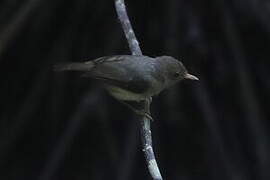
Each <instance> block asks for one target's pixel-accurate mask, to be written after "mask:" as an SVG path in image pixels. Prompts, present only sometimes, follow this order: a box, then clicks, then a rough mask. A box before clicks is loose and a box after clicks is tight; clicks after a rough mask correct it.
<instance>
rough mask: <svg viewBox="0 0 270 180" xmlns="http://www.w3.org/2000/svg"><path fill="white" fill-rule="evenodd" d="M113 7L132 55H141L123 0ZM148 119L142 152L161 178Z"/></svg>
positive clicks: (144, 122) (144, 121)
mask: <svg viewBox="0 0 270 180" xmlns="http://www.w3.org/2000/svg"><path fill="white" fill-rule="evenodd" d="M115 8H116V11H117V15H118V18H119V20H120V22H121V25H122V28H123V30H124V33H125V36H126V38H127V41H128V44H129V48H130V50H131V53H132V55H142V51H141V48H140V46H139V43H138V41H137V38H136V36H135V33H134V31H133V29H132V26H131V24H130V21H129V18H128V15H127V11H126V7H125V2H124V0H115ZM150 105H151V99H149V100H147V101H145V111H146V112H147V113H148V114H150ZM150 123H151V122H150V120H149V119H148V118H146V117H142V119H141V129H140V132H141V140H142V145H143V152H144V155H145V159H146V161H147V165H148V169H149V172H150V174H151V176H152V178H153V179H154V180H162V177H161V174H160V171H159V168H158V165H157V162H156V158H155V154H154V151H153V146H152V136H151V126H150Z"/></svg>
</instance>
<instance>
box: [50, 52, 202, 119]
mask: <svg viewBox="0 0 270 180" xmlns="http://www.w3.org/2000/svg"><path fill="white" fill-rule="evenodd" d="M55 70H56V71H80V72H83V74H82V76H83V77H90V78H93V79H97V80H99V81H101V82H102V83H103V84H104V85H105V88H106V89H107V90H108V92H109V93H110V94H111V95H112V96H113V97H115V98H116V99H117V100H119V101H121V102H123V103H125V102H129V101H130V102H140V101H145V100H149V99H151V97H152V96H154V95H158V94H159V93H160V92H161V91H162V90H164V89H166V88H168V87H170V86H172V85H174V84H176V83H177V82H179V81H181V80H183V79H191V80H198V78H197V77H196V76H193V75H191V74H189V73H188V71H187V70H186V68H185V66H184V65H183V64H182V63H181V62H180V61H178V60H177V59H175V58H173V57H170V56H160V57H156V58H152V57H148V56H134V55H115V56H105V57H101V58H98V59H95V60H92V61H87V62H81V63H69V64H63V65H56V66H55ZM125 104H126V103H125ZM126 105H128V106H129V107H130V108H131V109H133V110H134V111H135V112H136V113H137V114H140V115H145V116H147V117H148V118H150V119H152V118H151V117H150V115H148V114H146V113H145V112H143V111H142V110H138V109H136V108H134V107H132V106H131V105H130V104H126Z"/></svg>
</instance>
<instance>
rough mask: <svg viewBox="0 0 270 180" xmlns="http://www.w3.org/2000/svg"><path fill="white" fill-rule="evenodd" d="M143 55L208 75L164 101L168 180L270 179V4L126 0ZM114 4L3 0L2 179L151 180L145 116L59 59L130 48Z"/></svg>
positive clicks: (160, 138) (161, 157)
mask: <svg viewBox="0 0 270 180" xmlns="http://www.w3.org/2000/svg"><path fill="white" fill-rule="evenodd" d="M126 3H127V8H128V13H129V16H130V19H131V22H132V24H133V27H134V30H135V33H136V35H137V37H138V40H139V41H140V45H141V48H142V50H143V52H144V54H146V55H149V56H159V55H163V54H166V55H171V56H174V57H176V58H178V59H180V60H181V61H182V62H183V63H184V64H185V65H186V67H187V68H188V69H189V71H190V72H191V73H192V74H194V75H196V76H198V77H199V78H200V81H199V82H192V81H185V82H182V83H180V84H178V85H176V86H174V87H172V88H171V89H169V90H167V91H164V92H163V93H161V94H160V96H159V97H155V98H154V100H153V103H152V113H153V117H154V119H155V122H154V123H152V132H153V136H154V148H155V152H156V156H157V160H158V163H159V165H160V169H161V172H162V174H163V177H164V179H166V180H269V179H270V131H269V130H270V122H269V120H270V119H269V106H270V102H269V99H270V97H269V91H270V79H269V77H270V76H269V75H270V62H269V60H270V59H269V55H270V43H269V42H270V2H269V1H268V0H220V1H215V0H207V1H199V0H197V1H196V0H163V1H161V0H160V1H157V0H136V1H132V0H127V1H126ZM129 53H130V51H129V49H128V45H127V42H126V40H125V37H124V35H123V32H122V29H121V26H120V23H119V20H118V19H117V17H116V13H115V9H114V3H113V1H112V0H110V1H108V0H107V1H105V0H103V1H102V0H72V1H67V0H51V1H45V0H4V1H1V2H0V74H1V76H0V79H1V80H0V82H1V85H0V87H1V88H0V105H1V111H0V112H1V113H0V179H1V180H24V179H27V180H64V179H65V180H75V179H76V180H105V179H111V180H135V179H136V180H138V179H150V176H149V173H148V170H147V166H146V163H145V160H144V156H143V153H142V151H141V144H140V137H139V121H138V120H137V117H136V116H135V115H133V114H132V112H131V111H130V110H129V109H127V108H126V107H125V106H123V105H122V104H120V103H119V102H117V101H116V100H114V99H113V98H112V97H110V96H108V94H107V93H106V92H105V91H104V90H103V89H102V88H101V87H100V86H98V85H97V84H96V83H94V82H93V81H92V80H90V79H84V78H80V77H79V75H78V74H76V73H55V72H53V71H52V65H53V64H55V63H60V62H78V61H85V60H91V59H94V58H97V57H100V56H105V55H114V54H129Z"/></svg>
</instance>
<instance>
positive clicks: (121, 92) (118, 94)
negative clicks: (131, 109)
mask: <svg viewBox="0 0 270 180" xmlns="http://www.w3.org/2000/svg"><path fill="white" fill-rule="evenodd" d="M106 89H107V91H108V92H109V93H110V94H111V95H112V96H113V97H115V98H116V99H118V100H123V101H142V100H145V99H146V98H147V94H138V93H134V92H131V91H128V90H125V89H122V88H119V87H115V86H107V87H106Z"/></svg>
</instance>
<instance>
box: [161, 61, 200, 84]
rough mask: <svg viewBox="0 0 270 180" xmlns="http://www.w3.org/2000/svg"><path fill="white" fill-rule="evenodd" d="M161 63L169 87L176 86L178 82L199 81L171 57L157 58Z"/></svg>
mask: <svg viewBox="0 0 270 180" xmlns="http://www.w3.org/2000/svg"><path fill="white" fill-rule="evenodd" d="M156 59H157V60H158V61H160V65H161V66H162V71H163V73H165V79H166V80H165V81H166V84H167V87H169V86H172V85H174V84H176V83H177V82H178V81H181V80H184V79H189V80H199V78H197V77H196V76H194V75H191V74H189V73H188V71H187V69H186V68H185V66H184V65H183V63H182V62H181V61H179V60H177V59H175V58H173V57H171V56H160V57H157V58H156Z"/></svg>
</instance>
